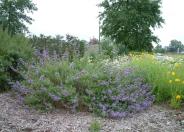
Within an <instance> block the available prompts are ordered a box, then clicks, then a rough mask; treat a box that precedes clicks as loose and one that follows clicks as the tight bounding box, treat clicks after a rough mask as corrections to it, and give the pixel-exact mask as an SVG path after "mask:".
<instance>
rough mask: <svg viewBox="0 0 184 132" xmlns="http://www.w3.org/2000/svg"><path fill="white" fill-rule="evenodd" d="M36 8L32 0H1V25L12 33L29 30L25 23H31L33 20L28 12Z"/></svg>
mask: <svg viewBox="0 0 184 132" xmlns="http://www.w3.org/2000/svg"><path fill="white" fill-rule="evenodd" d="M36 10H37V7H36V5H35V4H34V3H32V0H0V14H1V16H0V26H2V28H3V30H7V31H8V33H9V34H11V35H15V34H17V33H22V32H27V31H28V28H27V27H26V25H25V23H29V24H31V23H32V21H33V19H32V18H31V17H29V16H27V13H32V12H33V11H36Z"/></svg>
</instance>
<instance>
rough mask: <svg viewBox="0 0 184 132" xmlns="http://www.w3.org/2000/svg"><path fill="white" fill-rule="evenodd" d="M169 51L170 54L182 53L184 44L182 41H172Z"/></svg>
mask: <svg viewBox="0 0 184 132" xmlns="http://www.w3.org/2000/svg"><path fill="white" fill-rule="evenodd" d="M167 49H168V51H169V52H181V51H183V50H184V45H183V44H182V42H181V41H178V40H171V42H170V44H169V46H168V47H167Z"/></svg>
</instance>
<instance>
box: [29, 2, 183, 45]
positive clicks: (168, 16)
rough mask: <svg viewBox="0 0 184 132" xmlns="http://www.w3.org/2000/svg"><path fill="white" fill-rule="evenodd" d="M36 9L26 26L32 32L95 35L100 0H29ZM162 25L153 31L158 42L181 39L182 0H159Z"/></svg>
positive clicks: (96, 34)
mask: <svg viewBox="0 0 184 132" xmlns="http://www.w3.org/2000/svg"><path fill="white" fill-rule="evenodd" d="M33 1H34V3H36V4H37V7H38V11H36V12H34V14H33V15H32V17H33V18H34V20H35V21H34V22H33V24H32V25H30V26H29V30H30V32H31V33H33V34H37V35H39V34H40V33H42V34H45V35H52V36H54V35H56V34H60V35H65V34H72V35H75V36H78V37H79V38H81V39H85V40H89V39H90V38H92V37H93V36H94V37H96V38H98V18H97V16H98V12H99V8H98V7H97V6H96V5H97V4H98V2H99V1H100V0H33ZM162 3H163V4H162V6H163V7H162V13H163V14H162V16H163V18H164V19H165V24H164V25H163V28H161V29H156V31H155V34H156V35H157V36H158V37H159V38H160V40H161V42H160V44H162V45H168V44H169V42H170V40H172V39H177V40H180V41H182V43H184V17H183V13H184V8H183V7H184V0H162Z"/></svg>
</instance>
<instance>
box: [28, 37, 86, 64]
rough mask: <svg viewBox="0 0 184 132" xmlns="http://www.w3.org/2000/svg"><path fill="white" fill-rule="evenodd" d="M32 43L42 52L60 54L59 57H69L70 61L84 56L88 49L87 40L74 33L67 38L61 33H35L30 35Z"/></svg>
mask: <svg viewBox="0 0 184 132" xmlns="http://www.w3.org/2000/svg"><path fill="white" fill-rule="evenodd" d="M30 43H31V44H32V46H33V47H34V48H35V49H37V51H39V52H40V53H41V54H43V53H44V52H45V51H47V52H48V54H49V55H58V57H59V58H68V59H69V60H70V61H72V60H73V59H74V58H81V57H83V56H84V53H85V49H86V47H85V45H86V42H85V41H84V40H80V39H78V38H77V37H74V36H72V35H66V39H64V37H63V36H60V35H57V36H56V37H51V36H44V35H43V34H41V35H40V36H39V37H38V36H35V35H33V36H30Z"/></svg>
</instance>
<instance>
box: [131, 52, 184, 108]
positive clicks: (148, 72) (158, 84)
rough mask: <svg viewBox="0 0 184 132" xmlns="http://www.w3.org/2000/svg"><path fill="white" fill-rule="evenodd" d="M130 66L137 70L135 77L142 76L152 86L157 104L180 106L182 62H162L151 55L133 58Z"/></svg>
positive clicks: (183, 90)
mask: <svg viewBox="0 0 184 132" xmlns="http://www.w3.org/2000/svg"><path fill="white" fill-rule="evenodd" d="M130 65H132V66H133V67H134V68H135V69H137V71H136V72H135V74H137V76H142V77H143V78H145V79H146V82H147V83H149V84H151V85H152V87H153V93H154V94H155V95H156V101H157V102H158V103H163V102H164V103H165V102H167V103H169V104H170V105H171V106H172V107H174V108H179V107H180V106H181V103H182V102H183V95H184V88H183V85H184V76H183V70H184V64H183V61H181V62H178V61H177V62H173V61H168V60H166V61H163V60H157V58H155V57H154V56H153V55H149V54H141V55H140V56H134V57H133V58H132V62H131V63H130ZM177 97H179V98H178V99H177Z"/></svg>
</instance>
